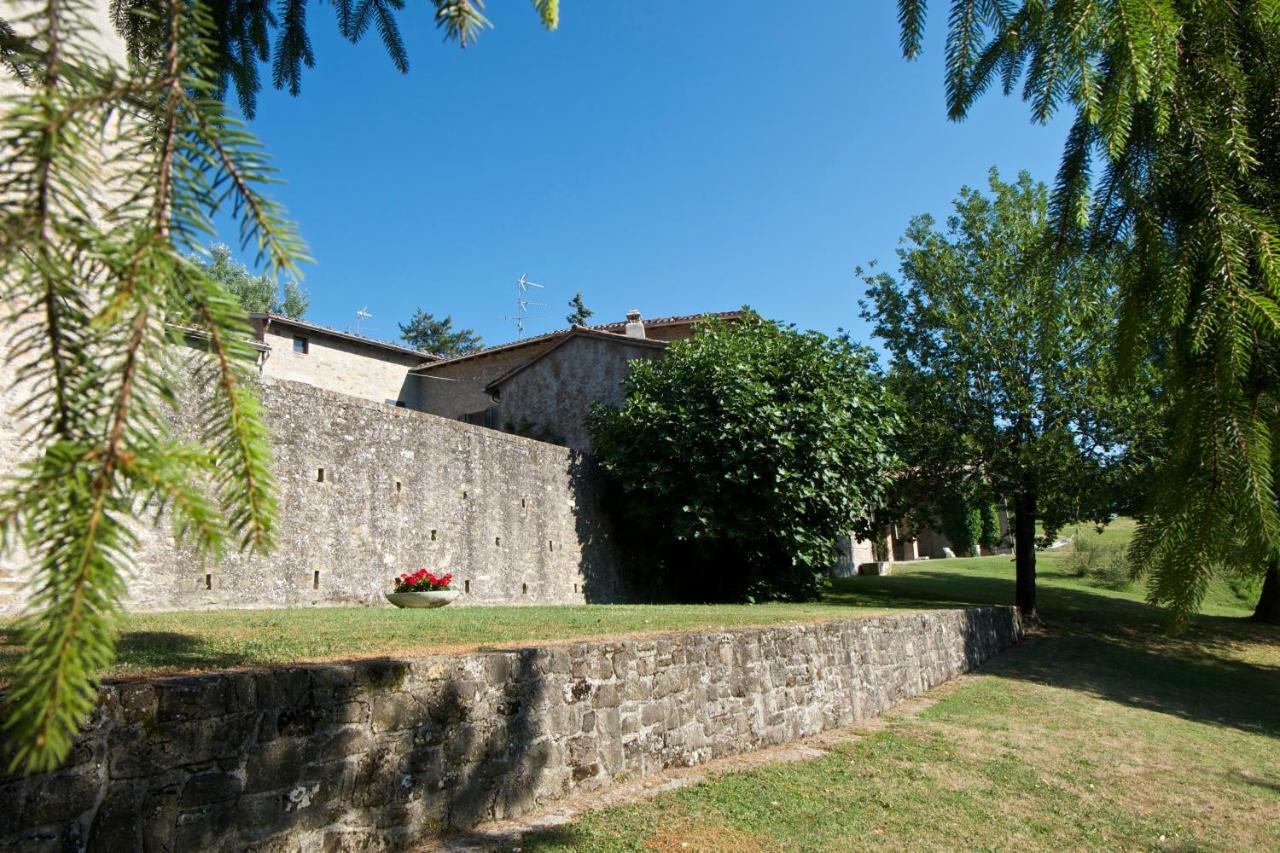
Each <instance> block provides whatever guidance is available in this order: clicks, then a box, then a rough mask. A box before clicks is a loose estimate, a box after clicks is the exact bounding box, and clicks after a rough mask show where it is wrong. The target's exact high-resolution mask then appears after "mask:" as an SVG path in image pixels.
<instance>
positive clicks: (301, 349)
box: [293, 335, 311, 355]
mask: <svg viewBox="0 0 1280 853" xmlns="http://www.w3.org/2000/svg"><path fill="white" fill-rule="evenodd" d="M293 351H294V352H296V353H297V354H298V355H306V354H307V353H309V352H311V342H310V341H308V340H307V339H306V338H304V337H303V336H302V335H294V336H293Z"/></svg>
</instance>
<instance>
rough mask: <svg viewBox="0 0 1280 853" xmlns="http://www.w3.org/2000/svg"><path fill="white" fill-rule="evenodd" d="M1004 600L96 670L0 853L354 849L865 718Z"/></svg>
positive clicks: (999, 634)
mask: <svg viewBox="0 0 1280 853" xmlns="http://www.w3.org/2000/svg"><path fill="white" fill-rule="evenodd" d="M1019 637H1020V627H1019V624H1018V621H1017V617H1016V615H1015V613H1014V611H1013V610H1012V609H1009V608H983V609H973V610H967V611H958V610H957V611H934V612H919V613H911V614H907V615H902V616H890V617H875V618H866V619H853V620H844V621H835V622H826V623H818V624H810V625H792V626H778V627H769V628H746V629H736V630H731V631H722V632H712V633H691V634H676V635H666V636H662V637H658V638H647V639H625V640H618V641H610V642H578V643H573V644H568V645H559V646H548V647H543V648H529V649H521V650H514V651H493V652H475V653H471V654H462V655H452V656H435V657H426V658H422V659H417V660H387V659H381V660H372V661H363V662H356V663H347V664H323V665H309V666H293V667H282V668H275V669H271V670H267V671H262V672H231V673H220V674H210V675H201V676H192V677H183V678H167V679H156V680H147V681H130V682H121V683H113V684H109V685H107V686H105V687H104V688H103V690H102V701H101V704H100V708H99V710H98V712H97V713H96V715H95V718H94V719H93V720H92V722H91V724H90V725H89V726H88V727H87V729H86V730H85V732H84V733H83V734H82V736H81V737H80V739H79V741H78V743H77V746H76V748H75V750H74V752H73V755H72V758H71V761H70V764H69V765H68V766H67V767H66V768H65V769H64V770H62V771H60V772H58V773H54V774H46V775H42V776H36V777H32V778H29V779H20V778H14V777H9V778H7V779H6V778H0V802H3V803H4V804H5V805H4V808H3V809H0V849H21V850H24V851H44V850H48V851H53V850H68V849H84V848H87V849H91V850H110V851H131V850H144V849H145V850H153V849H155V850H182V851H194V850H225V851H232V850H261V851H268V850H271V851H275V850H279V851H284V850H326V851H328V850H357V849H358V850H370V849H397V848H403V847H406V846H409V845H410V844H411V843H414V842H420V841H422V840H424V839H425V838H428V837H430V836H431V835H432V834H435V833H439V832H441V831H444V830H448V829H460V828H465V827H469V826H472V825H474V824H476V823H478V822H481V821H484V820H488V819H495V818H507V817H513V816H516V815H519V814H521V813H523V812H526V811H528V810H529V809H531V808H532V807H534V806H536V805H539V804H544V803H548V802H553V801H555V800H557V799H559V798H561V797H563V796H565V795H567V794H569V793H572V792H576V791H590V790H596V789H601V788H605V787H607V786H609V785H610V784H612V783H615V782H619V781H622V780H624V779H627V778H634V777H639V776H643V775H645V774H651V773H654V772H656V771H658V770H661V769H662V768H666V767H671V766H686V765H695V764H699V763H701V762H704V761H707V760H709V759H713V758H717V757H721V756H726V755H731V754H734V753H740V752H745V751H749V750H753V749H758V748H760V747H764V746H768V745H773V744H780V743H784V742H786V741H790V740H794V739H796V738H800V737H804V736H807V735H813V734H817V733H819V732H821V731H823V730H825V729H831V728H834V727H838V726H844V725H848V724H850V723H853V722H855V721H857V720H860V719H864V718H866V717H871V716H874V715H875V714H878V713H880V712H881V711H884V710H885V709H887V708H889V707H891V706H892V705H894V704H895V703H897V702H899V701H901V700H903V699H906V698H908V697H911V696H915V695H918V694H920V693H923V692H924V691H926V690H928V689H929V688H931V687H934V686H935V685H937V684H940V683H942V682H944V681H946V680H948V679H950V678H953V677H954V676H956V675H959V674H960V673H963V672H965V671H967V670H969V669H972V668H974V667H976V666H977V665H979V664H980V663H982V662H983V661H984V660H986V659H987V658H989V657H990V656H992V655H994V654H995V653H997V652H999V651H1000V650H1002V649H1004V648H1006V647H1007V646H1009V645H1011V644H1013V643H1015V642H1016V641H1017V640H1018V639H1019Z"/></svg>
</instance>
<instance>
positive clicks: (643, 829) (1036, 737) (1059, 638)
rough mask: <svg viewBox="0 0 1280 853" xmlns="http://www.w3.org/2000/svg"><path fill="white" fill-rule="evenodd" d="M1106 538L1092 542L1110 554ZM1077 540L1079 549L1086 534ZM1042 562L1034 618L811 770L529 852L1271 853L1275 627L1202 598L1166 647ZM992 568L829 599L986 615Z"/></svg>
mask: <svg viewBox="0 0 1280 853" xmlns="http://www.w3.org/2000/svg"><path fill="white" fill-rule="evenodd" d="M1131 528H1132V526H1131V525H1130V524H1126V523H1123V520H1122V523H1121V524H1120V525H1119V526H1118V528H1117V529H1116V530H1113V531H1110V532H1109V533H1107V534H1104V536H1106V537H1108V540H1107V541H1110V542H1113V543H1116V544H1117V545H1123V543H1124V541H1125V540H1126V539H1127V537H1128V535H1129V534H1130V532H1131ZM1087 535H1095V536H1096V534H1092V533H1089V534H1087ZM1071 563H1072V560H1071V551H1070V550H1069V549H1067V550H1063V551H1055V552H1050V553H1046V554H1042V555H1041V560H1040V567H1041V572H1042V574H1041V585H1040V593H1041V596H1040V602H1041V611H1042V615H1043V616H1044V618H1045V620H1046V627H1045V628H1044V629H1043V630H1040V631H1037V632H1034V633H1033V634H1032V636H1031V637H1030V638H1029V640H1028V641H1027V642H1026V643H1025V644H1023V646H1021V647H1020V648H1018V649H1015V650H1013V651H1011V652H1008V653H1006V654H1005V655H1002V656H1001V657H999V658H997V659H996V660H994V661H992V662H990V663H988V665H986V666H985V667H984V668H983V669H982V670H981V672H980V673H979V674H977V675H972V676H967V677H965V678H964V679H961V680H960V681H959V682H956V683H953V684H951V685H947V686H944V687H943V688H941V689H939V690H937V691H934V693H933V694H932V698H936V699H937V702H936V704H934V705H932V706H931V707H929V708H928V709H927V710H925V711H923V712H922V713H919V714H918V715H910V714H892V713H891V714H889V715H887V716H886V718H884V720H883V721H882V725H880V726H877V727H871V728H869V729H868V730H866V731H864V732H863V733H860V734H855V735H853V736H851V738H850V739H849V740H848V741H846V742H844V743H842V744H841V745H839V746H838V747H836V748H835V749H833V750H832V751H831V752H829V753H828V754H827V755H826V756H825V757H823V758H820V759H817V760H815V761H810V762H803V763H796V764H779V765H772V766H768V767H764V768H761V769H756V770H750V771H741V772H735V773H729V774H725V775H722V776H719V777H716V778H714V779H711V780H709V781H707V782H704V783H702V784H699V785H696V786H694V787H691V788H687V789H684V790H681V791H677V792H673V793H668V794H663V795H660V796H658V797H657V798H655V799H653V800H649V801H645V802H643V803H640V804H637V805H633V806H626V807H619V808H613V809H608V810H604V811H599V812H593V813H589V814H587V815H585V816H584V817H583V818H581V819H580V820H578V821H577V822H575V823H572V824H569V825H567V826H565V827H563V828H560V829H557V830H555V831H552V832H548V833H543V834H540V835H536V836H531V837H527V838H525V839H524V841H523V842H522V845H521V846H522V847H523V849H524V850H526V851H544V853H545V851H558V850H593V851H595V850H599V851H621V850H734V851H753V850H783V849H786V850H865V849H884V850H958V849H965V850H970V849H972V850H1026V849H1034V850H1047V849H1067V850H1080V849H1093V850H1222V851H1237V850H1280V748H1278V747H1280V630H1278V629H1275V628H1271V627H1266V626H1259V625H1254V624H1251V623H1248V622H1245V621H1244V620H1243V619H1242V618H1241V617H1243V616H1245V615H1247V614H1248V613H1249V610H1250V607H1251V605H1252V596H1253V595H1254V594H1255V593H1254V591H1253V589H1252V587H1250V586H1249V585H1245V586H1244V587H1241V585H1239V584H1237V585H1236V588H1235V589H1233V588H1232V587H1231V586H1230V585H1228V584H1225V583H1223V584H1219V585H1217V586H1215V588H1214V590H1213V591H1212V593H1211V595H1210V598H1209V600H1208V601H1207V602H1206V607H1205V615H1203V616H1201V617H1200V618H1199V619H1197V621H1196V623H1195V624H1194V625H1193V626H1192V627H1191V628H1190V629H1188V630H1187V631H1186V632H1184V633H1183V634H1181V635H1178V636H1170V635H1169V634H1168V633H1166V632H1165V631H1163V630H1162V626H1163V616H1162V614H1160V613H1159V612H1157V611H1155V610H1154V609H1152V608H1150V607H1148V606H1147V605H1145V604H1143V603H1142V601H1141V598H1142V590H1141V588H1140V587H1135V586H1133V585H1130V584H1126V585H1124V586H1122V587H1121V588H1108V587H1105V586H1099V585H1096V584H1095V583H1092V582H1090V580H1089V579H1088V578H1084V579H1082V578H1079V577H1076V576H1075V575H1074V574H1073V572H1072V570H1071ZM1011 575H1012V566H1011V564H1010V563H1009V562H1008V558H1004V557H992V558H983V559H974V560H948V561H938V562H936V563H924V564H917V565H915V566H912V567H910V568H906V569H903V570H900V573H899V574H895V575H891V576H889V577H884V578H859V579H855V580H851V581H848V582H843V583H841V584H840V585H839V592H838V598H839V600H841V601H845V602H848V603H849V604H851V605H854V606H883V605H886V604H888V603H890V602H892V603H894V604H895V605H896V606H908V607H926V606H927V607H937V606H939V605H941V604H943V603H957V604H959V603H988V602H992V601H995V602H1004V601H1007V600H1008V596H1009V595H1010V594H1011V593H1012V588H1011Z"/></svg>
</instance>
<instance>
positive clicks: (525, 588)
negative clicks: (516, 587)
mask: <svg viewBox="0 0 1280 853" xmlns="http://www.w3.org/2000/svg"><path fill="white" fill-rule="evenodd" d="M520 594H521V595H528V594H529V585H528V584H527V583H522V584H520Z"/></svg>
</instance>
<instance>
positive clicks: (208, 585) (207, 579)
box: [204, 575, 213, 589]
mask: <svg viewBox="0 0 1280 853" xmlns="http://www.w3.org/2000/svg"><path fill="white" fill-rule="evenodd" d="M204 588H205V589H213V575H205V576H204Z"/></svg>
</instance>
